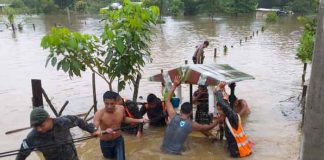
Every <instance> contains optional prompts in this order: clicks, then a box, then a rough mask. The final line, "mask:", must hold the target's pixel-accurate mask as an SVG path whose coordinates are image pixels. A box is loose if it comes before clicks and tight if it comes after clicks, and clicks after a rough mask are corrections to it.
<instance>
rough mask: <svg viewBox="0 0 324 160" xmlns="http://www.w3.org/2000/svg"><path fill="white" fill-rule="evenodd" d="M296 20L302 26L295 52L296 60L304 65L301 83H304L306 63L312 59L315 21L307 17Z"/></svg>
mask: <svg viewBox="0 0 324 160" xmlns="http://www.w3.org/2000/svg"><path fill="white" fill-rule="evenodd" d="M298 20H299V21H300V22H302V23H303V24H304V32H303V34H302V36H301V38H300V40H299V42H300V44H299V47H298V50H297V54H296V58H297V59H299V60H300V61H301V62H303V63H304V70H303V75H302V81H303V82H305V74H306V69H307V63H311V62H312V57H313V50H314V42H315V34H316V20H315V18H309V17H298Z"/></svg>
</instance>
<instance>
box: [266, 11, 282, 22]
mask: <svg viewBox="0 0 324 160" xmlns="http://www.w3.org/2000/svg"><path fill="white" fill-rule="evenodd" d="M278 18H279V17H278V15H277V13H276V12H271V13H268V14H267V17H266V22H267V23H274V22H277V20H278Z"/></svg>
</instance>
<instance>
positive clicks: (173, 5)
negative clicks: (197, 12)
mask: <svg viewBox="0 0 324 160" xmlns="http://www.w3.org/2000/svg"><path fill="white" fill-rule="evenodd" d="M182 9H183V2H182V1H181V0H171V2H170V12H171V15H173V16H177V15H179V13H180V12H181V10H182Z"/></svg>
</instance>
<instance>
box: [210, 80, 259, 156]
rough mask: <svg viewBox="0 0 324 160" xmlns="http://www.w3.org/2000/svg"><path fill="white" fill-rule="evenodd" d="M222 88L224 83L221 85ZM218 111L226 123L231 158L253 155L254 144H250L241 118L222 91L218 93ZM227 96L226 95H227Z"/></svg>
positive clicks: (226, 135)
mask: <svg viewBox="0 0 324 160" xmlns="http://www.w3.org/2000/svg"><path fill="white" fill-rule="evenodd" d="M219 85H220V86H219V87H220V88H222V86H223V85H224V82H222V83H220V84H219ZM215 94H216V98H217V111H218V113H219V115H220V117H221V120H222V121H223V122H224V123H225V137H226V141H227V145H228V150H229V152H230V155H231V157H245V156H249V155H251V154H252V144H253V143H252V142H250V141H249V140H248V138H247V135H246V134H245V132H244V130H243V126H242V122H241V117H240V115H239V114H238V113H235V112H234V110H233V109H232V108H231V107H230V106H229V103H228V102H227V99H228V98H224V93H223V92H222V91H219V92H216V93H215ZM225 96H226V95H225Z"/></svg>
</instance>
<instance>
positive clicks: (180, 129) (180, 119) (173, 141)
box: [161, 77, 219, 154]
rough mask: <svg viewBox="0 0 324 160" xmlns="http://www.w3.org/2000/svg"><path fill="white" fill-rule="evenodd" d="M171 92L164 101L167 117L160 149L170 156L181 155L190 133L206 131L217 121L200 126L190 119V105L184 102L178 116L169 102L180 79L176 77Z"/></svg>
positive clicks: (217, 120)
mask: <svg viewBox="0 0 324 160" xmlns="http://www.w3.org/2000/svg"><path fill="white" fill-rule="evenodd" d="M173 83H174V84H173V86H172V88H171V91H170V92H169V95H168V97H167V99H166V102H165V103H166V109H167V112H168V115H169V117H168V118H169V119H168V120H169V121H168V126H167V128H166V130H165V132H164V138H163V143H162V146H161V149H162V150H163V151H164V152H166V153H170V154H181V152H182V150H183V144H184V142H185V140H186V139H187V137H188V135H189V134H190V133H191V132H192V131H208V130H211V129H212V128H214V127H215V126H216V125H217V124H218V122H219V119H218V118H217V119H216V118H215V119H214V122H213V123H212V124H209V125H201V124H198V123H197V122H193V121H192V120H191V119H190V116H191V114H192V105H191V104H190V103H189V102H185V103H183V104H182V105H181V109H180V114H176V111H175V110H174V108H173V106H172V104H171V102H170V100H171V97H172V94H173V92H174V90H175V89H176V87H177V86H178V85H179V84H180V77H176V78H175V80H174V82H173Z"/></svg>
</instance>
